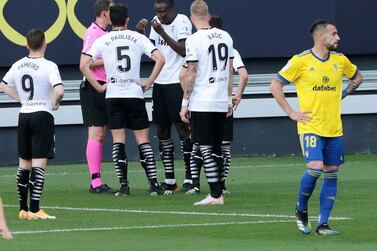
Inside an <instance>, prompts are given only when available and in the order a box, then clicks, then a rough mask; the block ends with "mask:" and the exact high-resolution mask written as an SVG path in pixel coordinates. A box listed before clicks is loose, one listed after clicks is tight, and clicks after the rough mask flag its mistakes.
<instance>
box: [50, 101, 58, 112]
mask: <svg viewBox="0 0 377 251" xmlns="http://www.w3.org/2000/svg"><path fill="white" fill-rule="evenodd" d="M59 108H60V104H59V103H56V102H55V101H54V103H53V104H52V110H54V111H57V110H59Z"/></svg>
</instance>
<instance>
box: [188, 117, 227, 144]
mask: <svg viewBox="0 0 377 251" xmlns="http://www.w3.org/2000/svg"><path fill="white" fill-rule="evenodd" d="M225 118H226V112H191V134H192V139H193V142H195V143H199V145H220V144H221V142H222V140H223V134H224V124H225Z"/></svg>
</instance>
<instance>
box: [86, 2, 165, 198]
mask: <svg viewBox="0 0 377 251" xmlns="http://www.w3.org/2000/svg"><path fill="white" fill-rule="evenodd" d="M109 11H110V20H111V23H112V25H113V30H112V31H111V32H109V33H108V34H106V35H104V36H102V37H100V38H98V39H97V40H96V41H95V42H94V43H93V45H92V47H91V48H90V50H89V51H88V52H87V54H86V55H84V59H83V61H84V64H83V65H84V67H82V69H81V70H82V73H83V74H84V76H85V77H86V78H87V80H88V81H89V82H90V83H91V84H92V85H93V87H94V88H95V89H96V90H98V91H100V92H101V91H104V90H105V89H106V107H107V112H108V126H109V128H110V129H111V134H112V136H113V161H114V165H115V169H116V173H117V176H118V178H119V182H120V190H119V192H117V193H115V195H117V196H127V195H129V186H128V178H127V172H128V170H127V169H128V168H127V157H126V151H125V143H126V132H125V129H124V128H125V127H127V128H129V129H131V130H133V133H134V135H135V138H136V143H137V144H138V146H139V153H140V162H141V164H142V166H143V168H144V170H145V172H146V174H147V178H148V180H149V183H150V194H151V195H163V194H164V192H165V191H164V190H163V189H162V188H161V187H160V186H159V184H158V182H157V173H156V164H155V159H154V154H153V151H152V148H151V146H150V144H149V121H148V115H147V111H146V108H145V101H144V98H143V91H146V90H148V89H149V88H150V87H151V85H152V84H153V82H154V80H155V79H156V77H157V75H158V74H159V73H160V71H161V69H162V67H163V66H164V61H165V60H164V57H163V55H162V54H161V53H160V52H159V51H158V50H157V49H156V47H155V46H154V45H153V44H152V43H151V41H150V40H149V39H148V38H147V37H146V36H144V35H142V34H140V33H138V32H135V31H130V30H128V28H127V27H128V21H129V17H128V8H127V6H126V5H124V4H111V5H110V7H109ZM142 54H146V55H147V56H149V57H150V58H151V59H152V60H154V61H155V65H154V67H153V70H152V72H151V74H150V76H149V78H148V79H147V81H146V83H144V84H142V83H140V62H141V56H142ZM99 55H102V58H103V61H104V66H105V70H106V75H107V78H108V79H109V82H108V83H107V84H104V85H101V84H100V83H98V81H97V80H96V79H95V78H94V76H93V74H92V73H91V71H90V69H89V64H90V63H92V62H93V59H95V58H97V56H99ZM92 58H93V59H92Z"/></svg>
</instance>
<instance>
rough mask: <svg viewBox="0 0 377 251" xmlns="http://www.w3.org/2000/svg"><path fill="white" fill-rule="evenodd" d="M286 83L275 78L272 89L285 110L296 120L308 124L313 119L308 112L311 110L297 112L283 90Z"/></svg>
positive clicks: (271, 85)
mask: <svg viewBox="0 0 377 251" xmlns="http://www.w3.org/2000/svg"><path fill="white" fill-rule="evenodd" d="M283 87H284V83H283V82H282V81H281V80H280V79H279V78H277V77H276V78H274V79H273V80H272V82H271V84H270V91H271V93H272V95H273V96H274V98H275V99H276V101H277V102H278V104H279V106H280V107H281V108H282V109H283V111H284V112H285V113H286V114H287V115H288V116H289V117H290V118H291V119H292V120H294V121H297V122H301V123H303V124H306V123H307V122H310V121H311V120H312V117H310V116H309V115H308V114H310V113H311V112H310V111H304V112H296V111H294V110H293V109H292V107H291V106H290V105H289V103H288V101H287V99H286V98H285V94H284V92H283Z"/></svg>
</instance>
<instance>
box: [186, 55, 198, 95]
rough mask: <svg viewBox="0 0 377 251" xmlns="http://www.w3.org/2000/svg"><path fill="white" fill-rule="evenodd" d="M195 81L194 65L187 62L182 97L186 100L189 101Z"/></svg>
mask: <svg viewBox="0 0 377 251" xmlns="http://www.w3.org/2000/svg"><path fill="white" fill-rule="evenodd" d="M195 79H196V63H194V62H189V63H188V67H187V74H186V76H185V93H184V96H183V97H184V98H185V99H187V100H188V99H190V96H191V94H192V91H193V90H194V85H195Z"/></svg>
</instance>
